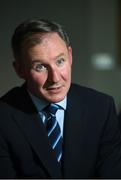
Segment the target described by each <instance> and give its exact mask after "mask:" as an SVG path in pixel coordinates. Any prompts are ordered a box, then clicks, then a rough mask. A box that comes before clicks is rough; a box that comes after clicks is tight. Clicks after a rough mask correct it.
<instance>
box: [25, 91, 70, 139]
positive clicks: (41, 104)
mask: <svg viewBox="0 0 121 180" xmlns="http://www.w3.org/2000/svg"><path fill="white" fill-rule="evenodd" d="M28 93H29V95H30V97H31V99H32V101H33V103H34V105H35V107H36V108H37V111H38V113H39V115H40V116H41V119H42V121H43V123H44V121H45V118H46V117H45V114H44V113H43V109H44V108H45V107H46V106H47V105H48V102H47V101H45V100H43V99H42V98H38V97H36V96H34V95H33V94H32V93H30V91H28ZM55 104H57V105H59V106H61V107H62V109H58V111H57V113H56V119H57V121H58V123H59V125H60V129H61V135H62V136H63V125H64V114H65V110H66V105H67V97H65V98H64V99H63V100H62V101H60V102H58V103H55Z"/></svg>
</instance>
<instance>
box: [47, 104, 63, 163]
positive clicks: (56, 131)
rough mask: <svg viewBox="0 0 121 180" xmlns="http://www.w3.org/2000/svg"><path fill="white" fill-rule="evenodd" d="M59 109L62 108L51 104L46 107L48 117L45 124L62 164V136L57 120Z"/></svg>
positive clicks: (52, 145)
mask: <svg viewBox="0 0 121 180" xmlns="http://www.w3.org/2000/svg"><path fill="white" fill-rule="evenodd" d="M59 108H60V107H59V106H58V105H56V104H50V105H49V106H47V107H46V113H47V115H48V117H47V120H46V123H45V124H46V129H47V134H48V138H49V141H50V144H51V147H52V149H53V151H54V153H55V156H56V158H57V161H58V162H60V160H61V157H62V135H61V130H60V126H59V123H58V121H57V119H56V112H57V110H58V109H59Z"/></svg>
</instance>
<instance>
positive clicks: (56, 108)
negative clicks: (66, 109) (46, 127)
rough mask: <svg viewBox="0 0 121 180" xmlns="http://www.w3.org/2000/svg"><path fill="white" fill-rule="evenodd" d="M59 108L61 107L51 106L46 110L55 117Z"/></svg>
mask: <svg viewBox="0 0 121 180" xmlns="http://www.w3.org/2000/svg"><path fill="white" fill-rule="evenodd" d="M59 108H60V107H59V106H58V105H57V104H49V105H48V106H47V107H46V110H47V111H49V113H50V114H52V115H55V114H56V112H57V110H58V109H59Z"/></svg>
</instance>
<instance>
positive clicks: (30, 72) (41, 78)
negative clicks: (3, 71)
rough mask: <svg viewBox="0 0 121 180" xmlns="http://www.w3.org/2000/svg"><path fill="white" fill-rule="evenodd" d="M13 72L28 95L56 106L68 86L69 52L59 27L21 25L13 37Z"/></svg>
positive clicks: (41, 22) (37, 22) (41, 23)
mask: <svg viewBox="0 0 121 180" xmlns="http://www.w3.org/2000/svg"><path fill="white" fill-rule="evenodd" d="M12 48H13V54H14V57H15V61H14V68H15V70H16V72H17V74H18V75H19V77H20V78H23V79H24V80H25V81H26V84H27V87H28V89H29V91H30V92H31V93H32V94H34V95H35V96H37V97H42V98H44V99H46V100H47V101H49V102H59V101H61V100H62V99H63V98H64V97H65V96H66V94H67V92H68V90H69V88H70V83H71V65H72V51H71V47H70V43H69V38H68V36H67V34H66V32H65V31H64V30H63V28H62V26H61V25H59V24H57V23H55V22H51V21H48V20H39V19H35V20H29V21H25V22H24V23H22V24H20V25H19V26H18V27H17V28H16V30H15V32H14V34H13V37H12Z"/></svg>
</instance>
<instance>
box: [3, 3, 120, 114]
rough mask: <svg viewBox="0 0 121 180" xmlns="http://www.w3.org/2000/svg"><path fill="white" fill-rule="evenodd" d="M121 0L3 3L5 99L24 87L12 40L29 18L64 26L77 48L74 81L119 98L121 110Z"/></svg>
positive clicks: (118, 105) (74, 47)
mask: <svg viewBox="0 0 121 180" xmlns="http://www.w3.org/2000/svg"><path fill="white" fill-rule="evenodd" d="M120 11H121V3H120V0H61V1H59V0H20V1H17V0H10V1H8V0H1V1H0V96H2V95H3V94H4V93H6V92H7V91H8V90H9V89H11V88H12V87H14V86H18V85H21V83H22V80H20V79H19V78H18V77H17V76H16V74H15V72H14V69H13V67H12V62H13V57H12V52H11V46H10V39H11V36H12V33H13V31H14V29H15V27H16V26H17V25H18V24H20V23H21V22H22V21H24V20H26V19H28V18H34V17H40V18H49V19H51V20H55V21H57V22H59V23H61V24H62V25H63V26H64V27H65V29H66V31H67V32H68V34H69V36H70V40H71V45H72V48H73V72H72V80H73V82H76V83H78V84H81V85H84V86H87V87H91V88H94V89H97V90H98V91H102V92H104V93H107V94H109V95H111V96H113V97H114V100H115V104H116V108H117V111H119V110H120V109H121V12H120Z"/></svg>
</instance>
